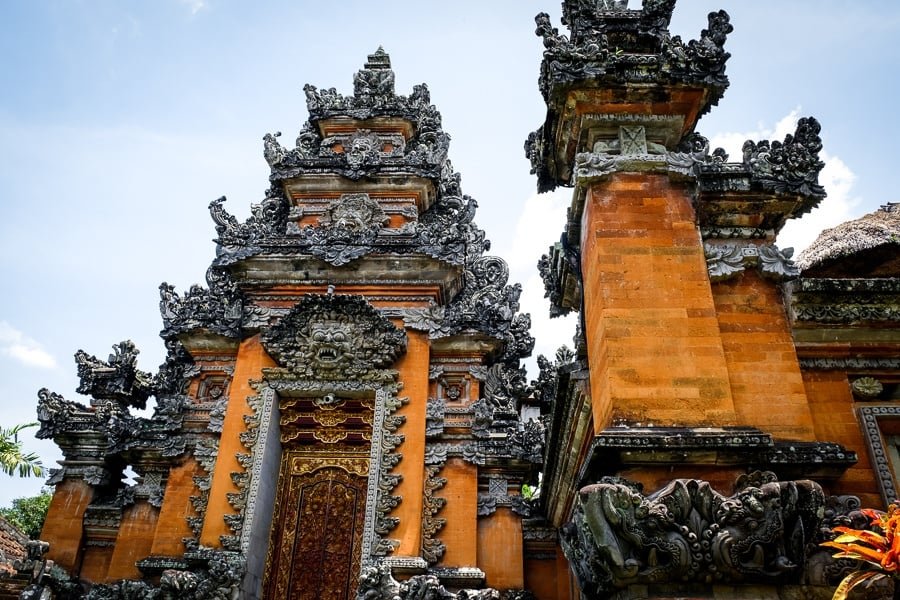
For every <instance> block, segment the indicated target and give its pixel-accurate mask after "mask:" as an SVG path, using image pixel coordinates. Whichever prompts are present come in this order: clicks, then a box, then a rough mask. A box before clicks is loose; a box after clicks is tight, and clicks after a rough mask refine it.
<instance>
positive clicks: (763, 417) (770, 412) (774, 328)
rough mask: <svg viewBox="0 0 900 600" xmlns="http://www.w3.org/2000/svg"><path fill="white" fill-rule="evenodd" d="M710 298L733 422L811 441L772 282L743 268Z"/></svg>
mask: <svg viewBox="0 0 900 600" xmlns="http://www.w3.org/2000/svg"><path fill="white" fill-rule="evenodd" d="M713 296H714V297H715V301H716V312H717V314H718V318H719V328H720V329H721V331H722V344H723V346H724V348H725V361H726V363H727V365H728V370H729V375H730V379H731V394H732V397H733V398H734V406H735V412H736V413H737V416H738V421H739V423H740V424H741V425H749V426H752V427H759V428H760V429H762V430H764V431H766V432H769V433H771V434H772V436H773V437H774V438H776V439H785V440H801V441H813V440H815V439H816V437H815V433H814V430H813V420H812V413H811V412H810V406H809V402H808V401H807V399H806V390H805V389H804V387H803V377H802V376H801V375H800V362H799V360H798V358H797V351H796V349H795V348H794V340H793V337H792V336H791V329H790V325H789V324H788V321H787V315H786V314H785V309H784V303H783V302H782V300H781V294H780V292H779V290H778V289H777V287H776V284H775V283H774V282H771V281H767V280H764V279H762V278H761V277H760V276H759V275H758V274H757V272H756V271H755V270H750V269H748V270H746V271H744V272H743V273H741V274H740V275H738V276H737V277H735V278H734V279H731V280H728V281H724V282H719V283H716V284H714V285H713ZM824 439H828V440H833V439H834V438H830V437H828V438H824Z"/></svg>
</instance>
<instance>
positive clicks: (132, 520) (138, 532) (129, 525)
mask: <svg viewBox="0 0 900 600" xmlns="http://www.w3.org/2000/svg"><path fill="white" fill-rule="evenodd" d="M158 517H159V510H158V509H157V508H156V507H155V506H151V505H150V503H149V502H147V501H145V500H139V501H137V502H136V503H135V504H134V505H133V506H130V507H128V508H126V509H125V510H124V511H123V512H122V524H121V525H120V526H119V535H118V536H117V537H116V545H115V548H114V549H113V553H112V558H110V562H109V569H108V570H107V572H106V581H115V580H116V579H139V578H140V577H141V571H140V569H138V568H137V565H136V564H135V563H136V562H137V561H139V560H140V559H142V558H146V557H147V556H148V555H149V554H150V548H151V547H152V545H153V533H154V531H155V530H156V523H157V519H158Z"/></svg>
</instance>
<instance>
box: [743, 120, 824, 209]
mask: <svg viewBox="0 0 900 600" xmlns="http://www.w3.org/2000/svg"><path fill="white" fill-rule="evenodd" d="M821 129H822V127H821V125H819V122H818V121H817V120H816V119H814V118H812V117H805V118H802V119H800V120H799V121H798V122H797V129H796V131H795V132H794V133H793V134H788V135H787V137H786V138H785V139H784V142H778V141H774V142H769V141H768V140H763V141H760V142H753V141H750V140H748V141H746V142H744V147H743V153H744V157H743V162H744V165H745V166H747V167H748V168H749V169H750V172H751V174H752V178H753V180H754V181H756V182H759V183H760V184H761V185H762V187H763V189H766V190H770V191H773V192H775V193H791V194H800V195H803V196H810V197H813V198H824V197H825V188H823V187H822V186H821V185H820V184H819V172H820V171H821V170H822V167H824V166H825V163H824V162H822V160H820V158H819V152H820V151H821V150H822V139H821V138H820V137H819V132H820V131H821Z"/></svg>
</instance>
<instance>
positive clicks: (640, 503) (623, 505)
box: [560, 473, 825, 597]
mask: <svg viewBox="0 0 900 600" xmlns="http://www.w3.org/2000/svg"><path fill="white" fill-rule="evenodd" d="M824 506H825V495H824V494H823V492H822V489H821V488H820V487H819V485H818V484H816V483H814V482H812V481H785V482H779V481H777V480H776V479H775V477H774V475H773V474H771V473H768V474H763V475H762V476H756V477H750V478H744V482H743V484H740V483H739V485H738V489H737V491H736V493H735V494H734V495H732V496H730V497H726V496H723V495H722V494H720V493H718V492H717V491H715V490H714V489H712V487H711V486H710V485H709V483H707V482H704V481H699V480H683V479H678V480H675V481H673V482H672V483H670V484H669V485H667V486H666V487H664V488H663V489H661V490H659V491H658V492H656V493H654V494H652V495H650V496H645V495H643V494H642V493H640V491H639V490H638V489H637V488H636V487H633V486H630V485H628V484H626V483H622V482H615V481H608V482H601V483H597V484H594V485H590V486H587V487H585V488H583V489H582V490H581V491H580V493H579V495H578V500H577V503H576V507H575V511H574V514H573V517H572V520H571V522H570V523H568V524H567V525H566V526H565V527H563V528H562V529H561V531H560V537H561V542H562V547H563V551H564V552H565V554H566V557H567V558H568V559H569V563H570V564H571V565H572V567H573V569H574V571H575V574H576V576H577V578H578V581H579V587H580V588H581V590H582V592H583V593H585V594H586V595H588V596H590V597H605V596H606V595H609V594H611V593H613V592H614V591H615V590H617V589H622V588H625V587H627V586H629V585H632V584H648V583H655V582H676V581H715V582H717V583H786V582H790V581H793V582H797V583H799V581H800V580H801V578H802V576H803V573H804V567H805V566H806V557H807V555H806V548H807V546H808V545H810V546H811V545H813V544H815V543H816V542H817V541H819V540H818V539H817V534H818V531H819V525H820V516H819V515H821V514H822V512H823V508H824Z"/></svg>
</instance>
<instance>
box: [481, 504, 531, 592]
mask: <svg viewBox="0 0 900 600" xmlns="http://www.w3.org/2000/svg"><path fill="white" fill-rule="evenodd" d="M522 554H523V553H522V519H521V517H519V516H518V515H516V514H513V512H512V510H510V509H509V508H506V507H503V506H501V507H499V508H497V512H495V513H494V514H492V515H490V516H488V517H482V518H481V519H479V520H478V568H479V569H481V570H482V571H484V575H485V585H487V586H488V587H492V588H496V589H498V590H508V589H521V588H523V587H524V586H525V573H524V570H523V569H524V564H523V563H524V561H523V558H522Z"/></svg>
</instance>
